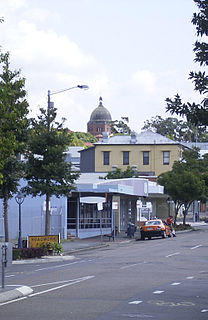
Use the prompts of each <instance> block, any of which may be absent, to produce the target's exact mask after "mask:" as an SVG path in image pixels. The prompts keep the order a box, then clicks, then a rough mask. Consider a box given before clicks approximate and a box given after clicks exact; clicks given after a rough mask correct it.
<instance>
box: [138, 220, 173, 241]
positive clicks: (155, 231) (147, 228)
mask: <svg viewBox="0 0 208 320" xmlns="http://www.w3.org/2000/svg"><path fill="white" fill-rule="evenodd" d="M140 232H141V240H145V238H148V239H151V238H152V237H162V238H166V237H171V230H170V227H169V226H168V225H166V224H165V223H164V222H163V221H162V220H161V219H154V220H148V221H146V222H145V223H144V225H143V226H141V228H140Z"/></svg>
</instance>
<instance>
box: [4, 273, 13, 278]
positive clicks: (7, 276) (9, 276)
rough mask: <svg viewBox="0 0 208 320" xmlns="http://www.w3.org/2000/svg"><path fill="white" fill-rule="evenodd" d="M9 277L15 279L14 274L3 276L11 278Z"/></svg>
mask: <svg viewBox="0 0 208 320" xmlns="http://www.w3.org/2000/svg"><path fill="white" fill-rule="evenodd" d="M11 277H15V275H14V274H10V275H9V276H5V278H11Z"/></svg>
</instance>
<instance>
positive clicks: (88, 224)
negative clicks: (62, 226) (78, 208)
mask: <svg viewBox="0 0 208 320" xmlns="http://www.w3.org/2000/svg"><path fill="white" fill-rule="evenodd" d="M111 225H112V222H111V218H101V219H99V218H96V219H95V218H80V219H79V221H78V226H79V229H92V228H94V229H96V228H111ZM76 226H77V220H76V218H68V219H67V229H76Z"/></svg>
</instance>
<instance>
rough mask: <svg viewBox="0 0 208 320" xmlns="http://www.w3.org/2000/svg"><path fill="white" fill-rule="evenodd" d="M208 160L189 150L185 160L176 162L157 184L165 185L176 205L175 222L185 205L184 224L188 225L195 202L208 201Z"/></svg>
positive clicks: (184, 157)
mask: <svg viewBox="0 0 208 320" xmlns="http://www.w3.org/2000/svg"><path fill="white" fill-rule="evenodd" d="M206 167H207V160H205V159H200V158H199V154H198V152H197V151H196V150H187V151H185V152H184V154H183V159H182V160H180V161H176V162H175V163H174V165H173V168H172V170H171V171H168V172H165V173H162V174H161V175H160V176H159V177H158V179H157V182H158V183H159V184H160V185H163V186H164V188H165V193H167V194H168V195H169V196H170V197H171V198H172V200H173V201H174V203H175V221H176V219H177V215H178V211H179V209H180V208H181V206H182V205H183V207H184V210H183V223H184V224H185V223H186V215H187V212H188V209H189V207H190V205H191V204H192V202H193V201H194V200H201V201H205V200H206V199H207V191H208V189H207V186H208V185H207V181H206V178H207V175H206V172H207V171H206Z"/></svg>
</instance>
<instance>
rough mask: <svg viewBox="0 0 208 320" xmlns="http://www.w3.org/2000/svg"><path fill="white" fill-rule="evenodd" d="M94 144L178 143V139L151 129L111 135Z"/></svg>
mask: <svg viewBox="0 0 208 320" xmlns="http://www.w3.org/2000/svg"><path fill="white" fill-rule="evenodd" d="M96 144H180V143H179V142H178V141H173V140H171V139H168V138H166V137H165V136H162V135H161V134H158V133H155V132H153V131H151V130H146V131H143V132H141V133H139V134H137V133H135V134H132V135H128V136H127V135H123V136H113V137H110V138H109V139H108V140H106V141H104V142H102V141H101V142H98V143H96Z"/></svg>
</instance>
